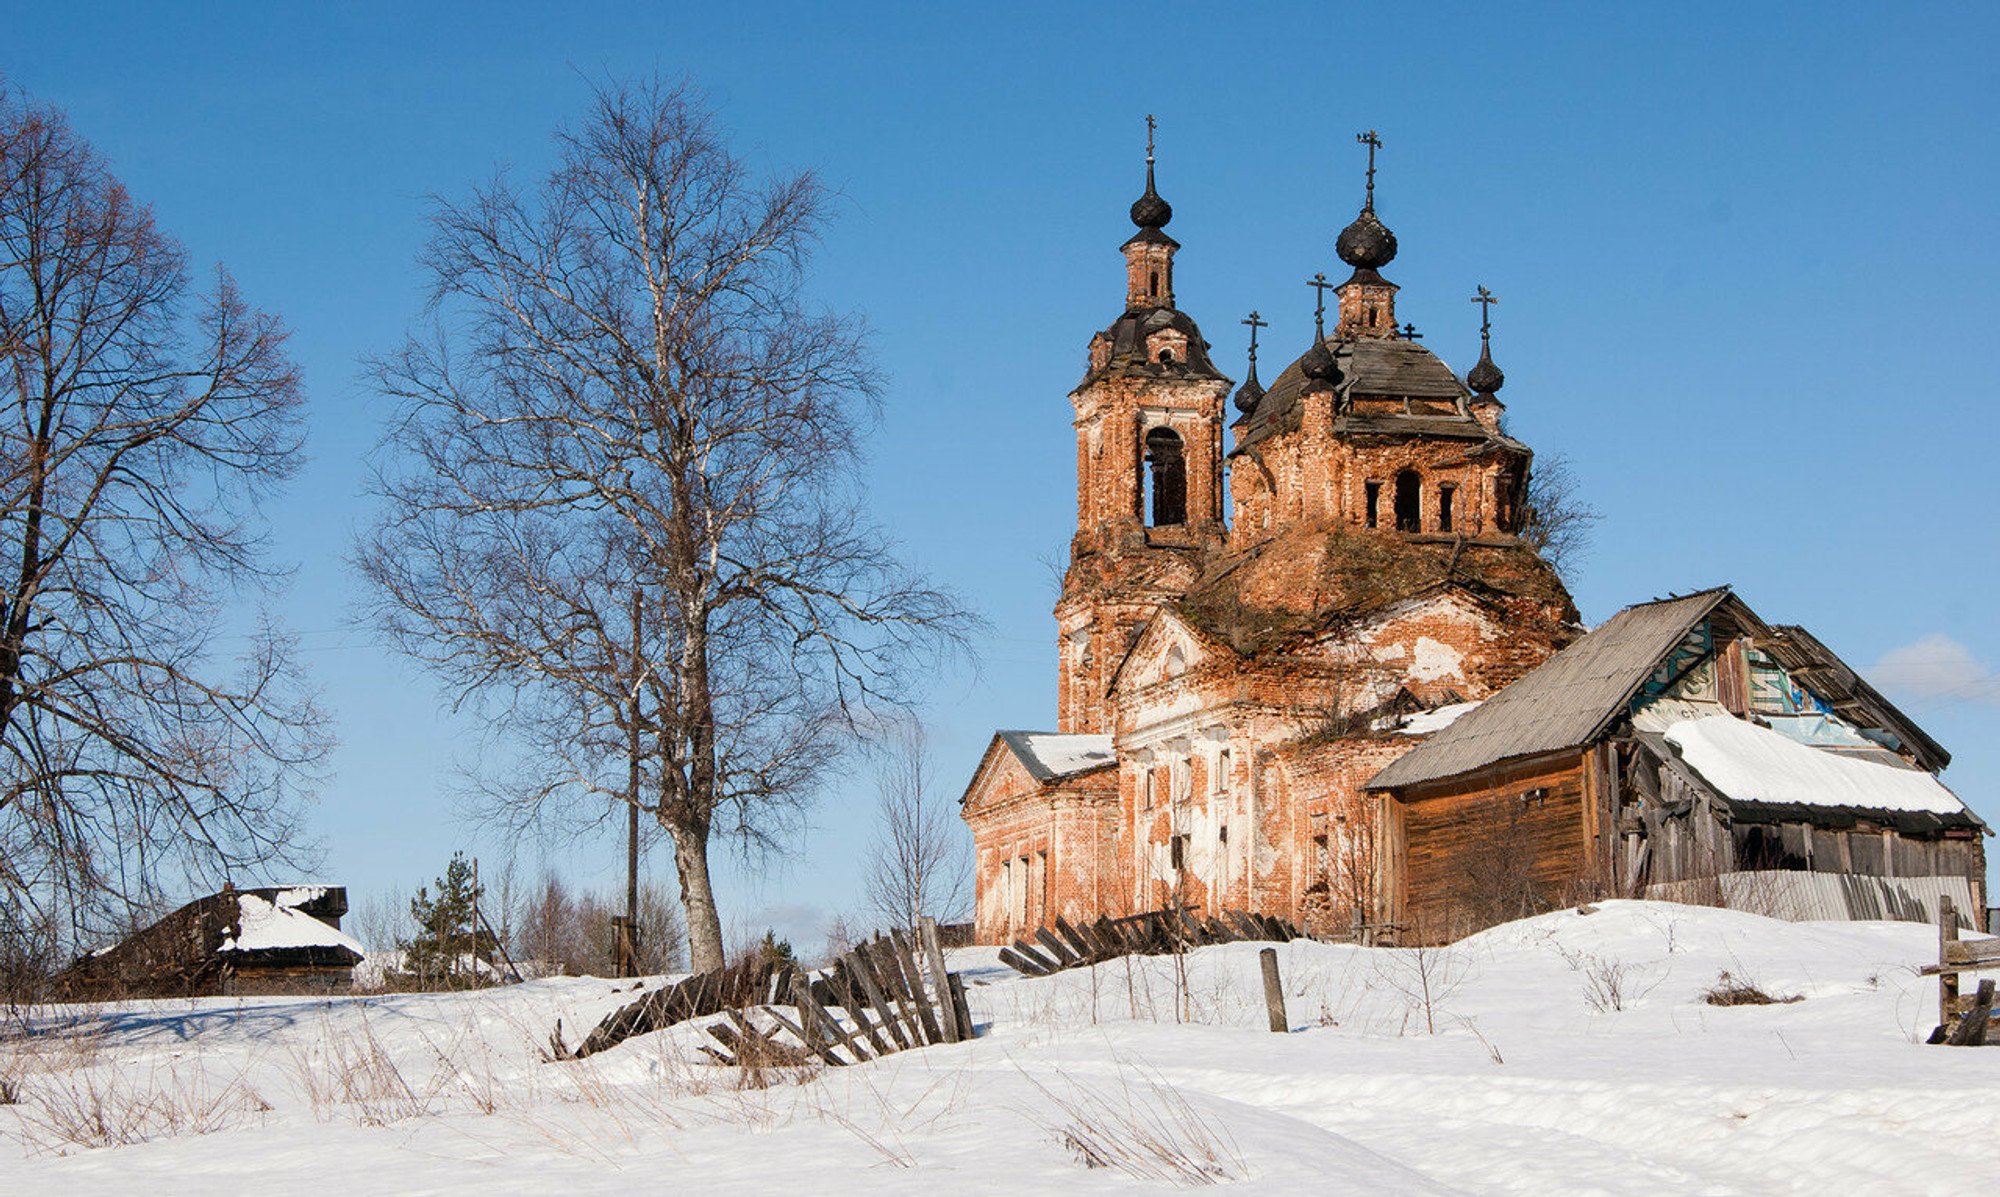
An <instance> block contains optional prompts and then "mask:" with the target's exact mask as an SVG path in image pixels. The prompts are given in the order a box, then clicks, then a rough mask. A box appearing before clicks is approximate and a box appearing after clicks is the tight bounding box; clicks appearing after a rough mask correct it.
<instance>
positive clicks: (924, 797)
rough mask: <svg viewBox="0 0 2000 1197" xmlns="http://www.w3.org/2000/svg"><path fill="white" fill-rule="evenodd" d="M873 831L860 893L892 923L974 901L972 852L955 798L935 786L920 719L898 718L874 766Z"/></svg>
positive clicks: (952, 911)
mask: <svg viewBox="0 0 2000 1197" xmlns="http://www.w3.org/2000/svg"><path fill="white" fill-rule="evenodd" d="M875 820H876V821H875V835H874V839H873V841H872V842H871V843H870V844H869V850H868V853H869V854H868V872H867V875H866V876H865V878H864V879H863V882H862V885H863V897H864V898H865V899H866V901H867V903H868V906H869V909H870V910H872V911H873V912H874V913H875V914H877V915H878V916H880V917H881V918H882V919H883V920H885V921H886V922H888V923H889V925H891V926H895V927H914V926H916V925H917V922H918V920H919V919H921V918H922V917H923V916H924V915H930V916H931V917H932V918H935V919H937V920H938V921H939V922H944V923H951V922H958V921H960V920H961V919H964V918H965V917H966V916H967V915H968V914H969V913H970V911H969V907H970V906H971V903H972V854H971V852H970V845H968V844H967V843H966V842H965V839H966V831H965V823H964V822H963V821H962V820H961V819H960V818H959V817H958V810H957V807H956V805H955V804H954V803H953V802H952V800H951V797H950V795H949V794H947V793H946V792H945V791H943V790H940V789H939V788H938V786H937V777H936V774H935V772H934V770H933V769H932V766H931V756H930V747H929V743H928V741H927V737H926V735H925V732H924V727H923V725H922V724H921V723H918V722H916V721H915V720H904V721H899V722H898V724H897V725H896V727H895V729H894V730H893V731H892V733H891V734H890V735H889V736H888V738H887V748H886V755H885V757H884V759H883V761H882V763H881V765H880V767H879V768H878V769H877V771H876V774H875Z"/></svg>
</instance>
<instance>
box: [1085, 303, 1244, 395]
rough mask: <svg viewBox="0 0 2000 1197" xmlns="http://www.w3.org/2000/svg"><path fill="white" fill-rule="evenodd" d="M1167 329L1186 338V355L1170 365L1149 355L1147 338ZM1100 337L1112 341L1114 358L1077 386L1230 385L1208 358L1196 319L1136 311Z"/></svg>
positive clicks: (1164, 311)
mask: <svg viewBox="0 0 2000 1197" xmlns="http://www.w3.org/2000/svg"><path fill="white" fill-rule="evenodd" d="M1164 329H1173V330H1175V331H1176V332H1179V333H1180V334H1181V335H1182V336H1184V337H1186V338H1187V354H1186V357H1185V358H1184V359H1182V358H1177V359H1176V360H1175V361H1173V362H1172V363H1171V364H1169V363H1166V362H1161V361H1157V360H1155V359H1154V358H1152V357H1150V356H1149V355H1148V354H1147V352H1146V342H1147V338H1149V337H1151V336H1152V335H1153V334H1154V333H1157V332H1160V331H1162V330H1164ZM1098 335H1099V336H1104V337H1109V338H1110V339H1111V356H1110V358H1109V359H1108V360H1107V361H1106V362H1105V363H1104V365H1102V366H1100V367H1097V368H1096V369H1092V370H1089V371H1087V372H1085V374H1084V376H1083V381H1082V382H1080V383H1078V384H1077V385H1078V386H1088V385H1089V384H1091V383H1093V382H1095V381H1097V380H1098V379H1100V378H1105V377H1112V376H1122V377H1126V378H1201V379H1215V380H1219V381H1222V382H1228V381H1230V379H1229V376H1228V375H1226V374H1224V373H1223V372H1222V371H1220V370H1218V369H1216V368H1215V363H1214V362H1212V361H1210V360H1209V357H1208V342H1207V341H1205V340H1203V339H1202V336H1201V329H1200V328H1198V327H1196V326H1195V322H1194V319H1193V317H1191V316H1189V315H1188V314H1187V313H1186V312H1182V311H1179V310H1177V309H1174V308H1137V309H1134V310H1132V311H1129V312H1127V313H1125V314H1124V315H1123V316H1120V317H1118V319H1116V320H1114V321H1112V322H1111V327H1109V328H1107V329H1105V330H1104V331H1103V332H1102V333H1099V334H1098Z"/></svg>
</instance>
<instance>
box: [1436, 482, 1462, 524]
mask: <svg viewBox="0 0 2000 1197" xmlns="http://www.w3.org/2000/svg"><path fill="white" fill-rule="evenodd" d="M1457 495H1458V486H1457V484H1455V483H1451V482H1445V483H1441V484H1440V485H1439V486H1438V531H1440V532H1449V531H1451V501H1452V500H1453V499H1454V498H1456V497H1457Z"/></svg>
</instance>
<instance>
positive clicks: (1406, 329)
mask: <svg viewBox="0 0 2000 1197" xmlns="http://www.w3.org/2000/svg"><path fill="white" fill-rule="evenodd" d="M1423 336H1424V334H1422V333H1420V332H1418V331H1417V326H1416V325H1414V324H1407V323H1406V324H1404V325H1403V339H1404V340H1405V341H1420V340H1422V339H1423Z"/></svg>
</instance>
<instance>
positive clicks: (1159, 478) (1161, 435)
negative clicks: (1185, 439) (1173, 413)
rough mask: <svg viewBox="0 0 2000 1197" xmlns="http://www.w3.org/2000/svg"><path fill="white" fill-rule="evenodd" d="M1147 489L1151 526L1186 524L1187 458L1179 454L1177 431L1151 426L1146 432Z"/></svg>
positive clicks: (1179, 439)
mask: <svg viewBox="0 0 2000 1197" xmlns="http://www.w3.org/2000/svg"><path fill="white" fill-rule="evenodd" d="M1146 462H1147V464H1148V465H1149V466H1150V467H1151V468H1150V469H1149V470H1148V471H1147V479H1146V482H1147V489H1148V490H1150V491H1151V492H1152V513H1153V520H1152V526H1153V527H1156V528H1167V527H1177V526H1179V525H1181V524H1185V523H1187V460H1186V458H1185V456H1184V455H1183V454H1182V453H1181V438H1180V434H1178V433H1176V432H1175V431H1174V430H1173V429H1171V428H1155V429H1153V430H1152V431H1151V432H1148V433H1147V434H1146Z"/></svg>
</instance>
